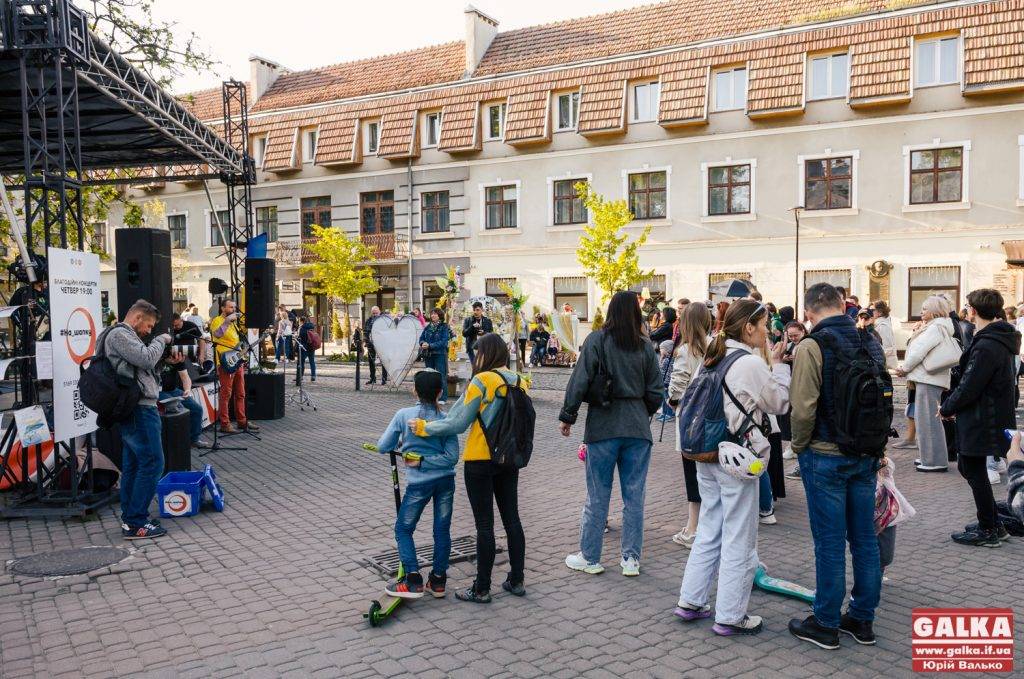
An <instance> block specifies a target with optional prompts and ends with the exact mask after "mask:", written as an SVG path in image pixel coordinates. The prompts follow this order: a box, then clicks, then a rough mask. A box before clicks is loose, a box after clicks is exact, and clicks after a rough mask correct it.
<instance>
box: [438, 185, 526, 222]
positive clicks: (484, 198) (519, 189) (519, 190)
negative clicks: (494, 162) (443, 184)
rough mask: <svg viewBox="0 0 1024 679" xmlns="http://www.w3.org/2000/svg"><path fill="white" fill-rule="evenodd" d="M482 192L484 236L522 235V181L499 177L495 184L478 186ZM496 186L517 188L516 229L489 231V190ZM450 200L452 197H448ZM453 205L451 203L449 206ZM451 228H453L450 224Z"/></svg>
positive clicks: (481, 215) (481, 209) (481, 207)
mask: <svg viewBox="0 0 1024 679" xmlns="http://www.w3.org/2000/svg"><path fill="white" fill-rule="evenodd" d="M477 186H478V188H479V190H480V227H479V229H478V231H479V232H480V234H481V235H484V236H502V235H504V236H507V235H509V234H515V233H522V232H523V227H522V221H520V217H522V214H523V209H522V208H523V182H522V180H520V179H502V178H501V177H498V178H497V179H495V180H494V181H493V182H484V183H482V184H478V185H477ZM495 186H515V187H516V225H515V226H514V227H505V228H501V229H488V228H487V189H489V188H493V187H495ZM448 197H449V200H450V199H451V195H449V196H448ZM450 205H451V203H450V202H449V206H450ZM449 228H451V226H450V224H449Z"/></svg>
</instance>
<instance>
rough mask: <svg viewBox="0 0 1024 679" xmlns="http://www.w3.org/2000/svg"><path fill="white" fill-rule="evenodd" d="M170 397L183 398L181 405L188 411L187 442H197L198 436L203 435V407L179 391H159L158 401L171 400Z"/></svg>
mask: <svg viewBox="0 0 1024 679" xmlns="http://www.w3.org/2000/svg"><path fill="white" fill-rule="evenodd" d="M172 396H184V398H182V399H181V405H183V406H185V410H187V411H188V415H189V433H188V436H189V440H190V441H192V443H195V442H196V441H198V440H199V435H200V434H202V433H203V406H201V405H199V404H198V403H196V401H195V399H194V398H192V397H191V396H185V392H183V391H182V390H181V389H171V390H170V391H161V392H160V400H161V401H162V400H164V399H165V398H171V397H172Z"/></svg>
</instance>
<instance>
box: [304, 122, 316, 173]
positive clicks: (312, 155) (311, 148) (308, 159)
mask: <svg viewBox="0 0 1024 679" xmlns="http://www.w3.org/2000/svg"><path fill="white" fill-rule="evenodd" d="M319 142H320V128H319V127H313V128H309V129H305V130H303V131H302V164H303V165H306V164H308V163H312V162H315V161H316V147H317V144H318V143H319Z"/></svg>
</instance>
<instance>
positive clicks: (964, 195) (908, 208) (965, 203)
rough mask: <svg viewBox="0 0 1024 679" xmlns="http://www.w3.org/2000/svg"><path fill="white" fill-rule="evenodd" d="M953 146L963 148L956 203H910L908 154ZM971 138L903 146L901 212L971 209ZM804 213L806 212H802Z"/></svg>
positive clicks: (936, 139) (937, 139) (936, 140)
mask: <svg viewBox="0 0 1024 679" xmlns="http://www.w3.org/2000/svg"><path fill="white" fill-rule="evenodd" d="M954 146H960V147H962V148H963V150H964V151H963V154H964V158H963V170H962V172H963V176H962V177H961V181H962V182H963V183H962V185H961V187H960V202H958V203H921V204H911V202H910V154H911V152H913V151H928V150H930V149H945V148H951V147H954ZM970 187H971V140H970V139H965V140H962V141H943V140H941V139H939V138H938V137H936V138H934V139H932V141H931V143H930V144H913V145H907V146H904V147H903V212H940V211H943V210H969V209H971V194H970ZM804 214H805V215H806V214H807V213H804Z"/></svg>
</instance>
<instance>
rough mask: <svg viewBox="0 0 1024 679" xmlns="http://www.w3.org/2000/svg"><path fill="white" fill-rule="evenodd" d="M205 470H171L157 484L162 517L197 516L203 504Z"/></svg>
mask: <svg viewBox="0 0 1024 679" xmlns="http://www.w3.org/2000/svg"><path fill="white" fill-rule="evenodd" d="M205 485H206V473H205V472H171V473H169V474H166V475H164V477H163V478H162V479H160V482H159V483H157V484H156V495H157V500H158V501H159V503H160V516H161V517H162V518H176V517H179V516H195V515H196V514H198V513H199V508H200V507H201V506H202V504H203V488H204V487H205Z"/></svg>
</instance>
